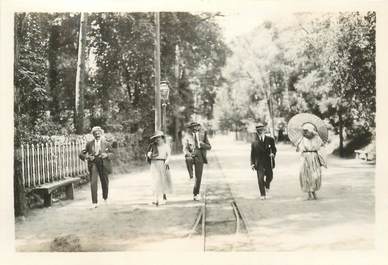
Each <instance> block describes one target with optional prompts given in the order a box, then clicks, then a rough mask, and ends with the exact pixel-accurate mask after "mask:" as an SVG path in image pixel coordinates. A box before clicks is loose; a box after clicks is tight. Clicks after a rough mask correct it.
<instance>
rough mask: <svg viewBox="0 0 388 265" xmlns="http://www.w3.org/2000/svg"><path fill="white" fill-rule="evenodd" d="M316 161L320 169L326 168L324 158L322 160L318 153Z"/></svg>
mask: <svg viewBox="0 0 388 265" xmlns="http://www.w3.org/2000/svg"><path fill="white" fill-rule="evenodd" d="M318 161H319V165H320V166H321V167H325V168H327V163H326V160H325V158H323V156H322V155H321V154H320V153H318Z"/></svg>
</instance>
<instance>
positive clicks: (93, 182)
mask: <svg viewBox="0 0 388 265" xmlns="http://www.w3.org/2000/svg"><path fill="white" fill-rule="evenodd" d="M98 176H100V181H101V188H102V198H103V199H104V200H106V199H108V188H109V179H108V175H107V174H106V173H105V172H104V168H103V164H102V160H101V159H97V158H96V159H95V161H94V163H93V164H92V167H91V170H90V190H91V192H92V202H93V203H97V179H98Z"/></svg>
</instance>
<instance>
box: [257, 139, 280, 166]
mask: <svg viewBox="0 0 388 265" xmlns="http://www.w3.org/2000/svg"><path fill="white" fill-rule="evenodd" d="M271 153H272V154H274V155H276V146H275V140H274V139H273V138H272V137H269V136H265V138H264V141H260V140H259V137H258V136H256V139H255V141H254V142H252V144H251V165H255V168H256V169H258V168H259V167H264V168H265V169H267V170H270V169H271V168H275V157H273V158H272V165H271V157H270V154H271Z"/></svg>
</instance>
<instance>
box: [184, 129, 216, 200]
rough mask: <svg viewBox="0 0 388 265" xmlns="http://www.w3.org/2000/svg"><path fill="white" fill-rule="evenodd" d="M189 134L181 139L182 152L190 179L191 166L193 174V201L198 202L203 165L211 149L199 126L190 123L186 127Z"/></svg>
mask: <svg viewBox="0 0 388 265" xmlns="http://www.w3.org/2000/svg"><path fill="white" fill-rule="evenodd" d="M187 127H188V128H189V132H188V133H187V135H186V137H185V138H184V139H183V152H184V154H185V159H186V165H187V170H188V171H189V175H190V178H192V177H193V166H194V172H195V184H194V189H193V199H194V200H195V201H197V200H199V196H198V194H199V190H200V187H201V180H202V172H203V165H204V164H207V157H206V153H207V151H208V150H210V149H211V145H210V143H209V139H208V136H207V133H206V131H202V130H201V125H200V124H199V123H197V122H192V123H190V124H189V125H188V126H187Z"/></svg>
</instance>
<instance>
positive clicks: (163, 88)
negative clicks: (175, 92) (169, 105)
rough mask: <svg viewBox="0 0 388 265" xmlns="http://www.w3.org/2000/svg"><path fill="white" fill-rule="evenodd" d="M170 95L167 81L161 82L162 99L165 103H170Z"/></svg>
mask: <svg viewBox="0 0 388 265" xmlns="http://www.w3.org/2000/svg"><path fill="white" fill-rule="evenodd" d="M169 94H170V87H169V86H168V82H167V81H162V82H160V97H161V99H162V100H163V101H164V102H167V101H168V96H169Z"/></svg>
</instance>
